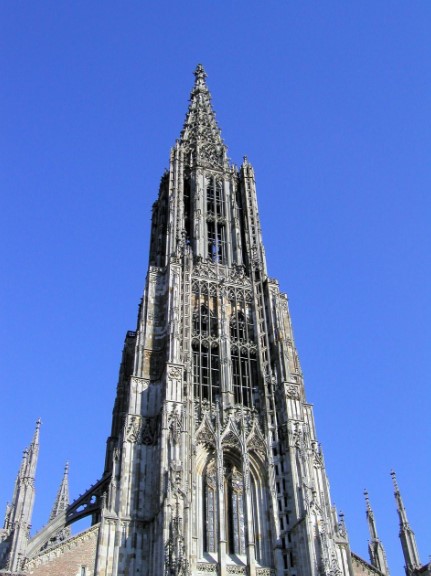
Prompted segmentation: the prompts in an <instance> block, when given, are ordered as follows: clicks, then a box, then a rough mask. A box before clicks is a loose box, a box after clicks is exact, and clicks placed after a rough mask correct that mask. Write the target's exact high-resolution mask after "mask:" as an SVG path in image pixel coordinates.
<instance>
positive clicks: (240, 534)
mask: <svg viewBox="0 0 431 576" xmlns="http://www.w3.org/2000/svg"><path fill="white" fill-rule="evenodd" d="M225 498H226V505H225V509H226V536H227V538H226V539H227V543H228V552H229V553H230V554H245V525H244V490H243V480H242V474H241V472H240V471H239V470H238V468H236V466H233V465H231V464H230V463H228V464H227V466H226V468H225Z"/></svg>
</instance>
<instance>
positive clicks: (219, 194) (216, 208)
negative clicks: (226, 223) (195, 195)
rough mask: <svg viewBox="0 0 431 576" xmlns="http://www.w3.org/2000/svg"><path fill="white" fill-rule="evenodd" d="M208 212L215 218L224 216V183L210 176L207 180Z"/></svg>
mask: <svg viewBox="0 0 431 576" xmlns="http://www.w3.org/2000/svg"><path fill="white" fill-rule="evenodd" d="M206 193H207V211H208V214H211V215H213V216H224V193H223V181H222V180H219V179H216V178H214V177H213V176H208V177H207V179H206Z"/></svg>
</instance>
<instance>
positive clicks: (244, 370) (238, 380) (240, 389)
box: [230, 294, 257, 406]
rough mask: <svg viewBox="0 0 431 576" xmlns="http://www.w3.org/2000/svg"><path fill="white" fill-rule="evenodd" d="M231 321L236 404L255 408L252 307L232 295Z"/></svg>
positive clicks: (255, 365)
mask: <svg viewBox="0 0 431 576" xmlns="http://www.w3.org/2000/svg"><path fill="white" fill-rule="evenodd" d="M232 297H233V301H232V302H231V307H232V309H233V312H232V315H231V319H230V336H231V340H232V345H231V360H232V381H233V393H234V401H235V403H236V404H243V405H245V406H253V404H254V391H255V390H256V388H257V353H256V346H255V344H254V326H253V315H252V311H251V306H250V305H249V304H246V303H245V302H244V300H242V298H237V297H236V296H235V294H232Z"/></svg>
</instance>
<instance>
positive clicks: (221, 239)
mask: <svg viewBox="0 0 431 576" xmlns="http://www.w3.org/2000/svg"><path fill="white" fill-rule="evenodd" d="M207 235H208V238H207V239H208V259H209V260H211V262H217V263H218V264H226V262H227V260H226V229H225V226H224V224H220V223H218V222H217V221H211V222H208V223H207Z"/></svg>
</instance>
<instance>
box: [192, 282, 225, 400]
mask: <svg viewBox="0 0 431 576" xmlns="http://www.w3.org/2000/svg"><path fill="white" fill-rule="evenodd" d="M192 291H193V301H194V310H193V317H192V335H193V340H192V353H193V383H194V395H195V397H196V398H197V399H199V402H200V403H202V401H204V400H205V401H208V402H210V404H212V403H215V402H216V400H217V398H218V397H219V396H220V358H219V350H220V348H219V336H218V317H217V295H216V294H217V292H216V289H215V286H213V285H211V284H210V285H209V284H208V283H205V282H202V283H199V282H197V283H194V284H193V287H192Z"/></svg>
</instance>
